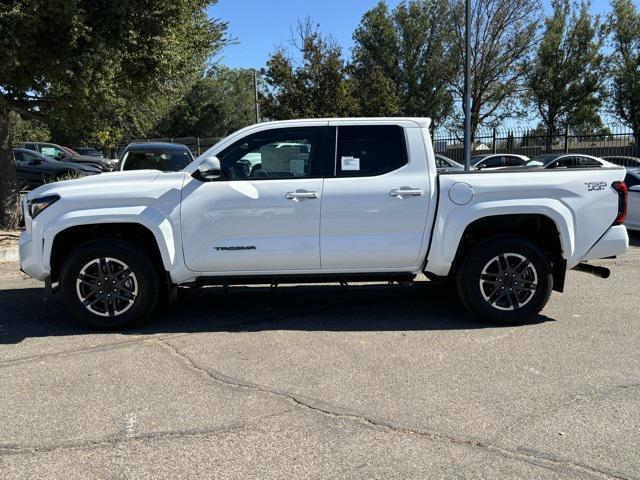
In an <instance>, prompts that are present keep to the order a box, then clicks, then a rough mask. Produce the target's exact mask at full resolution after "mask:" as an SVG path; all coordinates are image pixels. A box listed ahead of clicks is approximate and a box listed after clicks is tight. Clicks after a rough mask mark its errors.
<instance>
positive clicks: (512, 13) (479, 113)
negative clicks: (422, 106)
mask: <svg viewBox="0 0 640 480" xmlns="http://www.w3.org/2000/svg"><path fill="white" fill-rule="evenodd" d="M464 4H465V1H464V0H450V5H451V16H452V19H453V25H454V27H453V29H452V31H453V50H454V55H455V62H456V66H457V68H456V75H455V76H454V78H453V88H454V91H455V92H456V94H457V97H458V99H459V100H460V102H462V100H463V93H464V59H465V55H464V53H465V48H464V47H465V15H464ZM540 12H541V6H540V1H539V0H475V1H474V2H473V5H472V19H471V72H472V76H473V81H472V85H471V98H472V105H471V130H472V136H473V137H474V138H475V132H476V130H477V128H478V126H479V125H485V126H496V125H497V124H499V123H500V121H501V120H503V119H504V118H505V117H506V116H509V115H512V114H513V113H514V111H515V108H514V107H515V106H516V103H517V102H516V100H517V99H518V96H519V95H520V94H521V93H522V89H523V85H522V84H523V77H524V74H525V70H524V69H523V64H524V63H525V61H526V59H527V57H528V55H529V52H530V51H531V49H532V47H533V46H534V45H535V44H536V42H537V31H538V28H539V21H538V18H539V16H540Z"/></svg>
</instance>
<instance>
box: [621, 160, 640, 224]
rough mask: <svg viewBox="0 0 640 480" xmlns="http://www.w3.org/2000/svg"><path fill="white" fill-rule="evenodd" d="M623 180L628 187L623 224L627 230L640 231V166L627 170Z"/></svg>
mask: <svg viewBox="0 0 640 480" xmlns="http://www.w3.org/2000/svg"><path fill="white" fill-rule="evenodd" d="M624 182H625V183H626V184H627V188H628V189H629V207H628V213H627V221H626V222H625V225H626V226H627V228H628V229H629V230H636V231H640V168H634V169H629V170H627V177H626V178H625V180H624Z"/></svg>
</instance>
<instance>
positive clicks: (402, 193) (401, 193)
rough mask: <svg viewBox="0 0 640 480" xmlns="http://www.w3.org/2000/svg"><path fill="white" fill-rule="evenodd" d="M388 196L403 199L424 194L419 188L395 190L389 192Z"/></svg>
mask: <svg viewBox="0 0 640 480" xmlns="http://www.w3.org/2000/svg"><path fill="white" fill-rule="evenodd" d="M389 195H390V196H392V197H397V198H403V197H421V196H422V195H424V192H423V191H422V190H421V189H419V188H407V187H403V188H396V189H394V190H391V191H390V192H389Z"/></svg>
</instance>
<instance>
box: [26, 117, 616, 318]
mask: <svg viewBox="0 0 640 480" xmlns="http://www.w3.org/2000/svg"><path fill="white" fill-rule="evenodd" d="M429 125H430V120H429V119H422V118H372V119H364V118H357V119H328V120H292V121H283V122H273V123H262V124H258V125H253V126H251V127H247V128H245V129H243V130H240V131H239V132H236V133H234V134H232V135H230V136H229V137H227V138H225V139H224V140H222V141H221V142H219V143H218V144H217V145H215V146H213V147H212V148H211V149H209V150H208V151H207V152H205V153H204V154H203V155H202V156H201V157H199V158H197V159H196V160H195V161H194V162H193V163H192V164H191V165H189V166H187V167H186V168H185V169H184V170H182V171H179V172H166V173H163V172H160V171H154V170H141V171H130V172H117V173H108V174H103V175H99V176H95V177H88V178H83V179H79V180H74V181H72V182H60V183H54V184H51V185H46V186H43V187H40V188H38V189H36V190H34V191H33V192H31V193H29V194H28V195H27V196H26V198H25V201H24V209H25V216H26V221H25V223H26V230H25V231H24V232H23V233H22V234H21V237H20V263H21V268H22V270H23V271H25V272H26V273H28V274H29V275H31V276H32V277H34V278H36V279H39V280H42V281H44V282H45V284H46V285H47V286H48V287H49V288H48V289H51V290H59V291H60V293H61V294H62V298H63V301H64V303H65V305H66V307H67V309H68V310H69V312H70V313H71V314H73V315H74V316H75V317H76V318H78V319H79V320H81V321H83V322H85V323H87V324H89V325H91V326H94V327H99V328H120V327H124V326H128V325H131V324H133V323H135V322H138V321H140V320H142V319H144V318H146V317H147V316H149V315H150V314H151V313H152V312H153V311H154V309H155V307H156V306H157V305H158V303H159V301H160V299H161V298H171V297H172V296H173V294H174V293H175V292H176V291H177V288H176V287H177V286H183V287H193V286H201V285H209V284H217V285H229V284H238V283H239V284H246V283H272V284H273V283H285V282H296V283H297V282H301V281H304V282H326V281H384V282H388V281H390V280H393V279H396V280H403V281H406V280H409V281H410V280H412V279H414V278H415V277H416V276H417V275H419V274H422V273H424V274H426V275H427V276H429V277H430V278H438V277H449V278H451V279H452V280H455V282H456V285H457V290H458V294H459V296H460V298H461V299H462V303H463V304H464V305H465V306H466V307H467V308H468V309H469V310H470V311H471V312H472V313H474V314H476V315H478V316H480V317H482V318H486V319H490V320H492V321H498V322H514V321H522V320H523V319H528V318H531V317H532V316H535V315H537V314H538V312H540V310H541V309H542V308H543V307H544V306H545V304H546V303H547V300H548V299H549V296H550V294H551V291H552V290H557V291H562V290H563V287H564V281H565V273H566V271H567V269H569V268H581V269H583V270H589V271H591V272H592V273H596V274H598V275H600V276H603V277H606V276H607V271H606V269H604V268H602V267H595V266H591V265H586V264H584V262H586V261H588V260H592V259H598V258H605V257H612V256H616V255H621V254H623V253H625V252H626V250H627V247H628V242H629V238H628V236H627V230H626V229H625V227H624V225H623V222H624V212H625V207H626V205H625V199H626V195H625V192H626V189H625V188H624V184H623V183H622V180H624V177H625V170H624V169H622V168H597V169H580V170H574V171H569V170H563V171H544V170H539V171H531V170H526V169H519V170H505V171H492V172H487V173H484V172H479V171H473V172H465V171H450V172H444V173H440V174H438V173H437V169H436V161H435V155H434V152H433V148H432V144H431V138H430V134H429ZM299 144H303V145H308V146H309V148H308V149H305V151H303V149H301V148H299V147H298V146H299ZM273 145H285V147H281V148H270V147H269V146H273ZM287 145H292V147H291V148H289V146H287ZM294 146H295V148H293V147H294ZM256 152H260V155H261V157H260V165H261V168H260V169H259V170H256V169H254V168H247V163H248V162H247V161H246V156H247V155H250V154H252V153H256ZM51 287H53V288H51Z"/></svg>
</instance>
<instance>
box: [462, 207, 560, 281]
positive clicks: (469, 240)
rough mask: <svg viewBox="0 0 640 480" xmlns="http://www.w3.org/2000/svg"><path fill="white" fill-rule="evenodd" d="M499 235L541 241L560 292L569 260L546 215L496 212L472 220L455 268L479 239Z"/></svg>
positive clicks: (537, 242)
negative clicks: (565, 257)
mask: <svg viewBox="0 0 640 480" xmlns="http://www.w3.org/2000/svg"><path fill="white" fill-rule="evenodd" d="M496 235H521V236H523V237H527V238H528V239H530V240H532V241H534V242H535V243H536V244H538V245H539V246H540V247H541V248H542V249H543V250H544V251H545V253H546V254H547V255H549V258H551V263H552V271H553V280H554V290H557V291H560V292H561V291H562V290H563V289H564V277H565V274H566V261H565V260H564V259H563V258H562V243H561V241H560V233H559V232H558V228H557V226H556V224H555V223H554V221H553V220H551V219H550V218H549V217H546V216H544V215H536V214H517V215H496V216H491V217H485V218H480V219H478V220H476V221H474V222H472V223H471V224H469V225H468V226H467V228H466V229H465V231H464V233H463V234H462V239H461V240H460V244H459V245H458V251H457V252H456V257H455V260H454V262H453V269H452V270H453V272H455V271H456V267H457V265H459V264H460V262H461V261H462V259H463V258H464V256H465V255H466V253H467V252H468V251H469V250H470V249H471V248H473V246H474V245H475V244H476V243H478V242H479V241H482V240H485V239H487V238H490V237H493V236H496Z"/></svg>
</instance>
